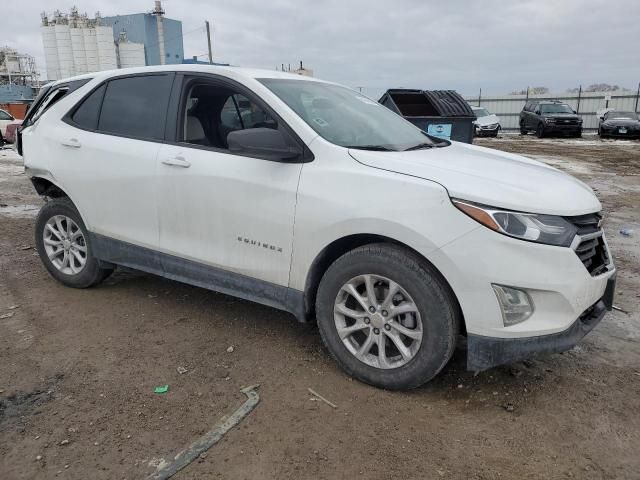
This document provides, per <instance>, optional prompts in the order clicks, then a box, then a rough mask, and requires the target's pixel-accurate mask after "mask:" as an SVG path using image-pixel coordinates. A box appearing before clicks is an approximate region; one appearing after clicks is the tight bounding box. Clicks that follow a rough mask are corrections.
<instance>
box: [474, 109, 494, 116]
mask: <svg viewBox="0 0 640 480" xmlns="http://www.w3.org/2000/svg"><path fill="white" fill-rule="evenodd" d="M473 113H475V114H476V117H478V118H482V117H488V116H489V115H491V114H490V113H489V112H488V110H487V109H486V108H474V109H473Z"/></svg>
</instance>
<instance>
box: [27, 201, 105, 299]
mask: <svg viewBox="0 0 640 480" xmlns="http://www.w3.org/2000/svg"><path fill="white" fill-rule="evenodd" d="M35 237H36V238H35V241H36V249H37V250H38V255H40V260H42V263H43V264H44V266H45V268H46V269H47V271H48V272H49V274H50V275H51V276H52V277H53V278H55V279H56V280H58V281H59V282H60V283H62V284H64V285H66V286H68V287H73V288H88V287H92V286H94V285H97V284H99V283H100V282H102V281H103V280H104V279H105V278H107V277H108V276H109V275H110V274H111V273H112V272H113V269H111V268H103V267H102V266H101V265H100V263H99V261H98V259H96V258H95V257H94V256H93V249H92V246H91V240H90V238H89V235H88V231H87V227H86V226H85V225H84V222H83V221H82V218H81V217H80V214H79V213H78V210H77V209H76V207H75V206H74V205H73V203H72V202H71V200H69V199H68V198H67V197H62V198H55V199H52V200H50V201H48V202H47V203H46V204H45V205H44V206H43V207H42V208H41V209H40V213H38V217H37V218H36V229H35Z"/></svg>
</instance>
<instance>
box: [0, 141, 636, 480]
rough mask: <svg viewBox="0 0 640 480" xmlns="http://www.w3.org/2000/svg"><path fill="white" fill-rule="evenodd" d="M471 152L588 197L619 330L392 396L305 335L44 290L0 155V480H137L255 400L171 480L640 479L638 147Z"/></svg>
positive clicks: (204, 304)
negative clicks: (351, 373) (517, 162)
mask: <svg viewBox="0 0 640 480" xmlns="http://www.w3.org/2000/svg"><path fill="white" fill-rule="evenodd" d="M477 143H478V144H480V145H483V146H488V147H491V148H498V149H501V150H506V151H511V152H517V153H522V154H524V155H528V156H530V157H533V158H536V159H540V160H544V161H546V162H548V163H550V164H552V165H554V166H556V167H558V168H561V169H563V170H566V171H568V172H570V173H572V174H574V175H576V176H578V177H579V178H581V179H583V180H584V181H586V182H587V183H588V184H590V185H591V186H592V187H593V188H594V189H596V192H597V193H598V195H599V197H600V199H601V201H602V203H603V205H604V208H605V211H606V212H607V220H606V224H605V228H606V232H607V236H608V240H609V243H610V246H611V248H612V250H613V252H614V256H615V261H616V264H617V267H618V269H619V272H618V291H617V297H616V304H617V305H618V306H619V307H620V308H622V309H624V310H625V311H627V312H629V313H628V314H626V313H622V312H619V311H615V312H612V313H610V314H608V315H607V316H606V317H605V319H604V320H603V322H602V323H601V324H600V325H599V326H598V327H597V328H596V329H595V330H594V332H593V333H592V334H590V335H589V336H588V337H587V338H586V339H585V341H584V342H583V343H582V344H580V345H579V346H578V347H576V348H575V349H573V350H572V351H570V352H567V353H565V354H559V355H549V356H544V357H540V358H537V359H535V360H533V361H530V362H524V363H518V364H514V365H512V366H508V367H501V368H496V369H493V370H490V371H487V372H483V373H480V374H479V375H477V376H474V375H473V374H472V373H470V372H466V371H465V369H464V361H465V355H464V351H461V350H459V351H458V352H457V353H456V355H455V357H454V359H453V361H452V362H451V363H450V365H449V366H448V367H447V368H446V369H445V370H444V372H443V373H442V374H440V375H439V376H438V377H437V379H436V380H434V381H433V382H431V383H430V384H428V385H427V386H425V387H423V388H421V389H418V390H416V391H412V392H409V393H392V392H385V391H381V390H377V389H375V388H372V387H368V386H365V385H362V384H360V383H358V382H356V381H352V380H351V379H349V378H347V377H346V376H345V375H344V374H343V373H342V372H341V371H340V370H339V369H338V368H337V366H336V365H335V364H334V363H333V362H332V361H331V360H330V359H329V356H328V354H327V353H326V351H325V350H324V348H323V347H322V345H321V341H320V338H319V335H318V333H317V331H316V329H315V328H314V326H312V325H300V324H298V323H297V322H296V321H295V320H294V318H293V317H291V316H289V315H288V314H285V313H282V312H280V311H277V310H273V309H270V308H267V307H263V306H260V305H255V304H251V303H248V302H245V301H241V300H237V299H234V298H231V297H227V296H224V295H220V294H215V293H212V292H209V291H206V290H202V289H199V288H195V287H190V286H186V285H181V284H179V283H176V282H172V281H168V280H164V279H160V278H156V277H152V276H149V275H146V274H142V273H137V272H133V271H118V272H117V273H116V274H115V275H113V276H112V277H111V278H110V279H109V280H108V281H107V282H106V283H105V284H103V285H102V286H100V287H98V288H94V289H89V290H74V289H70V288H65V287H63V286H61V285H59V284H58V283H56V282H55V281H53V280H52V279H51V278H50V277H49V276H48V274H47V273H46V271H45V269H44V268H43V266H42V265H41V263H40V260H39V259H38V257H37V256H36V254H35V251H34V249H33V244H34V243H33V233H32V232H33V223H34V216H35V214H36V213H37V210H38V208H39V206H40V205H41V204H42V202H41V200H40V199H39V198H38V197H37V196H36V195H35V194H34V192H33V190H32V188H31V185H30V183H29V181H28V180H27V178H25V176H24V174H23V173H22V163H21V160H20V159H19V157H18V156H17V155H16V154H15V153H14V152H13V151H10V150H0V231H1V232H2V234H1V235H0V366H1V368H0V478H2V479H6V480H10V479H23V478H38V479H44V478H73V479H135V478H144V477H145V476H146V475H148V474H150V473H152V472H153V471H154V465H157V464H158V463H159V462H161V461H162V460H163V459H165V460H169V459H171V458H173V456H174V455H175V454H176V453H177V452H178V451H180V450H182V449H183V448H184V447H185V446H186V445H188V444H189V443H191V442H192V441H193V440H195V439H196V438H197V437H198V436H199V435H201V434H203V433H204V432H206V431H208V430H209V429H210V428H211V427H212V426H213V425H214V424H215V423H216V422H217V421H218V420H219V419H220V418H221V417H223V416H225V415H229V414H230V413H231V412H233V411H234V410H235V409H236V408H237V407H238V406H239V405H240V404H241V403H242V402H243V401H244V400H245V397H244V396H243V395H242V394H241V393H240V389H241V388H242V387H244V386H247V385H251V384H256V383H259V384H261V387H260V390H259V392H260V395H261V403H260V404H259V405H258V407H257V408H256V410H254V411H253V412H252V413H251V414H250V415H249V416H248V417H247V418H246V419H245V420H244V421H243V422H242V423H241V424H240V426H239V427H238V428H235V429H234V430H232V431H230V432H229V433H228V434H227V436H226V437H225V438H224V439H223V440H222V441H221V442H220V443H219V444H217V445H216V446H215V447H214V448H212V449H211V450H210V451H209V453H208V454H207V455H206V457H204V458H200V459H198V460H197V461H196V462H194V463H193V464H191V465H190V466H189V467H187V469H185V470H183V471H182V472H181V473H179V474H178V475H177V476H176V477H175V478H180V479H187V478H188V479H204V478H207V479H210V478H229V479H256V478H279V479H281V478H295V479H325V478H326V479H334V478H367V479H388V478H402V479H410V478H420V479H424V478H449V479H458V478H460V479H495V478H507V479H510V478H518V479H538V478H545V479H546V478H549V479H556V478H557V479H565V478H576V479H633V478H639V475H640V474H639V473H638V472H640V456H638V449H639V448H640V415H639V412H640V348H639V346H640V326H639V325H640V322H639V321H640V313H639V312H640V308H639V306H640V142H631V141H613V140H608V141H601V140H599V139H597V137H591V136H585V138H584V139H582V140H577V139H571V140H563V139H543V140H539V139H536V138H533V137H520V136H517V135H503V136H502V137H501V138H497V139H483V140H478V142H477ZM114 194H117V193H114ZM622 228H630V229H633V230H634V233H633V234H632V235H631V236H623V235H621V234H620V233H619V231H620V230H621V229H622ZM230 346H233V351H232V352H229V351H228V350H231V349H229V347H230ZM179 367H182V368H184V369H186V373H179V372H178V368H179ZM181 371H182V370H181ZM164 384H169V385H170V390H169V392H168V393H166V394H163V395H159V394H154V393H153V390H154V387H155V386H158V385H164ZM309 387H311V388H313V389H314V390H315V391H317V392H318V393H320V394H322V395H323V396H325V397H327V398H328V399H329V400H331V401H332V402H333V403H335V404H336V405H337V408H336V409H333V408H331V407H330V406H328V405H326V404H324V403H322V402H319V401H314V398H312V397H311V395H310V394H309V392H308V391H307V389H308V388H309Z"/></svg>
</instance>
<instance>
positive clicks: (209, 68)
mask: <svg viewBox="0 0 640 480" xmlns="http://www.w3.org/2000/svg"><path fill="white" fill-rule="evenodd" d="M147 72H194V73H211V74H218V75H223V76H225V77H229V78H244V79H257V78H282V79H289V80H302V81H305V80H306V81H309V80H313V81H317V82H322V81H323V80H319V79H317V78H312V77H305V76H303V75H296V74H294V73H287V72H279V71H276V70H263V69H257V68H242V67H231V66H229V67H227V66H220V65H201V64H195V65H194V64H176V65H156V66H152V67H135V68H120V69H117V70H104V71H101V72H93V73H85V74H83V75H76V76H75V77H69V78H64V79H61V80H56V81H55V82H50V83H48V84H47V85H53V84H57V83H64V82H72V81H75V80H84V79H87V78H101V79H106V78H109V77H115V76H120V75H128V74H136V73H147ZM327 83H328V82H327Z"/></svg>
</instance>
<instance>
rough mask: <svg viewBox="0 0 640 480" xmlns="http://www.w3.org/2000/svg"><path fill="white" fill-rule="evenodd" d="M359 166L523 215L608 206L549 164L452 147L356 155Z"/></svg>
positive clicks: (474, 148)
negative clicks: (422, 181)
mask: <svg viewBox="0 0 640 480" xmlns="http://www.w3.org/2000/svg"><path fill="white" fill-rule="evenodd" d="M349 153H350V155H351V156H352V157H353V158H354V159H355V160H357V161H358V162H360V163H362V164H364V165H367V166H370V167H374V168H380V169H383V170H389V171H392V172H396V173H401V174H405V175H411V176H414V177H419V178H424V179H425V180H431V181H434V182H437V183H439V184H441V185H442V186H443V187H444V188H446V189H447V191H448V192H449V195H450V196H451V197H454V198H459V199H464V200H469V201H472V202H477V203H482V204H485V205H491V206H494V207H500V208H505V209H509V210H517V211H521V212H530V213H543V214H549V215H564V216H572V215H583V214H585V213H592V212H597V211H599V210H600V209H601V208H602V206H601V205H600V202H599V201H598V199H597V198H596V196H595V195H594V193H593V190H591V188H590V187H589V186H587V185H586V184H584V183H583V182H581V181H580V180H578V179H576V178H574V177H572V176H571V175H568V174H566V173H564V172H561V171H560V170H557V169H555V168H553V167H549V166H548V165H545V164H544V163H541V162H537V161H535V160H531V159H529V158H526V157H523V156H520V155H514V154H510V153H505V152H501V151H498V150H492V149H489V148H484V147H478V146H475V145H467V144H464V143H458V142H451V145H450V146H448V147H442V148H427V149H422V150H413V151H408V152H376V151H368V150H357V149H350V150H349Z"/></svg>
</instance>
